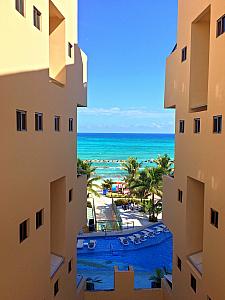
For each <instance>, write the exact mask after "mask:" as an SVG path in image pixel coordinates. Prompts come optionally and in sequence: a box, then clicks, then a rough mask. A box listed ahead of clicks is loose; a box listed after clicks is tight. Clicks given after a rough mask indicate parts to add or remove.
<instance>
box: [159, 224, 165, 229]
mask: <svg viewBox="0 0 225 300" xmlns="http://www.w3.org/2000/svg"><path fill="white" fill-rule="evenodd" d="M158 227H162V228H163V229H165V228H167V227H166V225H164V224H160V225H159V226H158Z"/></svg>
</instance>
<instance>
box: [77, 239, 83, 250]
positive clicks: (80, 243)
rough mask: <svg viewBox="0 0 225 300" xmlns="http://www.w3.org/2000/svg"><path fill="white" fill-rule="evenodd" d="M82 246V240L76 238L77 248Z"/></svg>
mask: <svg viewBox="0 0 225 300" xmlns="http://www.w3.org/2000/svg"><path fill="white" fill-rule="evenodd" d="M83 247H84V240H81V239H78V240H77V249H82V248H83Z"/></svg>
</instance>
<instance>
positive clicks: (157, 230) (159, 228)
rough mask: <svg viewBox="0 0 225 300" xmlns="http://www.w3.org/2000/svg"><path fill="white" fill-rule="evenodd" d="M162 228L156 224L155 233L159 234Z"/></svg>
mask: <svg viewBox="0 0 225 300" xmlns="http://www.w3.org/2000/svg"><path fill="white" fill-rule="evenodd" d="M163 230H164V229H163V228H162V227H159V226H157V227H155V234H160V233H161V232H163Z"/></svg>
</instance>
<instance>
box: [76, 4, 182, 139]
mask: <svg viewBox="0 0 225 300" xmlns="http://www.w3.org/2000/svg"><path fill="white" fill-rule="evenodd" d="M176 26H177V0H162V1H155V0H154V1H153V0H79V45H80V47H81V48H82V49H83V50H84V51H85V52H86V54H87V55H88V68H89V70H88V108H79V110H78V111H79V113H78V131H79V132H142V133H154V132H155V133H168V132H174V111H173V110H164V109H163V97H164V82H165V62H166V57H167V56H168V54H169V53H170V52H171V50H172V49H173V47H174V45H175V43H176Z"/></svg>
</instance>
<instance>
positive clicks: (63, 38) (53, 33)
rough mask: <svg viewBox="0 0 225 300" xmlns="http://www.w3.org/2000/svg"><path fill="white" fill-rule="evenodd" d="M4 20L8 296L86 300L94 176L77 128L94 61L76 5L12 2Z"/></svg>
mask: <svg viewBox="0 0 225 300" xmlns="http://www.w3.org/2000/svg"><path fill="white" fill-rule="evenodd" d="M0 14H1V17H0V28H1V29H0V31H1V49H0V53H1V55H0V66H1V68H0V74H1V78H0V90H1V124H2V125H1V163H0V165H1V209H0V216H1V217H0V220H1V222H0V224H1V226H0V237H1V239H0V240H1V249H0V253H1V280H0V299H2V300H13V299H15V300H50V299H62V300H63V299H65V300H70V299H71V300H72V299H79V298H80V297H81V296H82V294H80V293H79V288H77V285H76V247H75V245H76V235H77V234H78V232H79V231H80V229H81V228H82V226H83V225H85V224H86V178H85V177H83V176H79V177H77V170H76V165H77V163H76V160H77V158H76V134H77V127H76V126H77V125H76V124H77V107H79V106H86V104H87V57H86V55H85V54H84V52H83V51H82V50H81V49H80V48H79V46H78V38H77V30H78V26H77V25H78V24H77V22H78V18H77V0H61V1H59V0H49V1H44V0H26V1H25V0H11V1H8V0H7V1H6V0H4V1H0Z"/></svg>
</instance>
